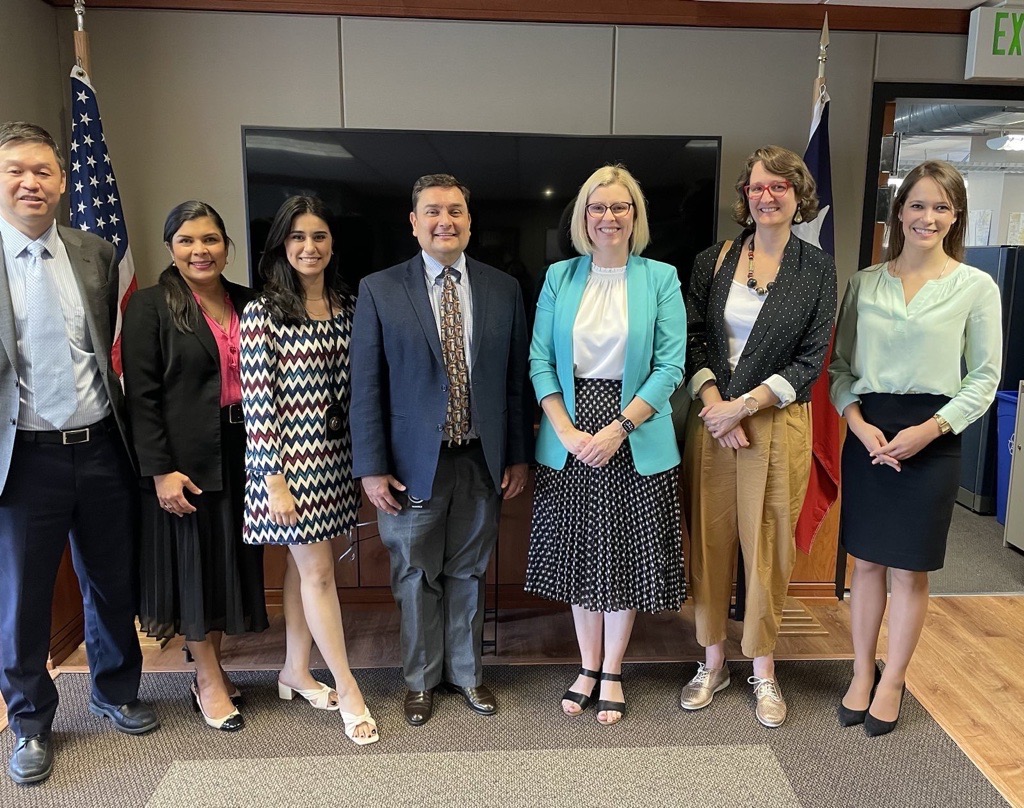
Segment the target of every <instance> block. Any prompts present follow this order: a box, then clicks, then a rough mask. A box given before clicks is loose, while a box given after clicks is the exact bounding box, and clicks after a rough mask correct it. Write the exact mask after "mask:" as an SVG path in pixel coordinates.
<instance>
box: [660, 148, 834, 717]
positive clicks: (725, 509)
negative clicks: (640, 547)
mask: <svg viewBox="0 0 1024 808" xmlns="http://www.w3.org/2000/svg"><path fill="white" fill-rule="evenodd" d="M735 187H736V198H735V200H734V201H733V218H734V219H735V220H736V222H738V223H739V224H740V225H742V226H743V228H744V229H743V232H742V233H741V234H740V236H739V238H737V239H736V240H735V241H734V242H719V243H718V244H715V245H714V246H712V247H709V248H708V249H707V250H705V251H704V252H702V253H701V254H700V255H698V256H697V258H696V260H695V261H694V265H693V274H692V276H691V280H690V289H689V292H688V294H687V297H686V311H687V318H688V321H689V324H690V334H689V339H688V341H687V362H686V383H687V389H688V391H689V393H690V395H691V396H693V398H694V399H695V400H698V399H699V401H700V407H697V406H694V407H692V408H691V411H690V418H689V421H688V428H687V434H686V446H685V449H684V456H683V469H684V473H685V474H686V478H687V479H686V483H687V484H686V486H685V489H684V490H685V492H686V493H685V495H684V503H685V504H684V507H685V510H686V516H687V521H688V526H689V530H690V584H691V586H692V588H693V598H694V603H695V606H696V628H697V641H698V642H699V643H700V644H701V645H702V646H704V648H705V659H704V662H702V663H699V664H698V666H697V674H696V675H695V676H694V677H693V678H692V679H691V680H690V681H689V682H688V683H687V684H686V685H684V687H683V689H682V693H681V694H680V699H679V704H680V707H682V708H683V709H685V710H699V709H701V708H703V707H706V706H707V705H709V704H710V703H711V700H712V698H713V697H714V695H715V693H717V692H719V691H721V690H724V689H725V688H726V687H728V686H729V683H730V679H729V667H728V665H727V664H726V656H725V638H726V622H727V619H728V613H729V600H730V597H731V592H732V580H733V569H734V566H735V562H736V545H737V543H738V544H739V546H740V550H741V552H742V554H743V568H744V572H745V575H746V579H745V580H746V593H747V600H746V614H745V616H744V620H743V638H742V643H741V649H742V651H743V653H744V654H745V655H746V656H748V657H752V658H753V660H754V675H753V676H752V677H750V679H749V680H748V683H749V684H751V685H753V688H754V695H755V697H756V709H755V715H756V717H757V720H758V721H760V722H761V723H762V724H763V725H764V726H766V727H777V726H779V725H781V724H782V722H783V721H785V719H786V702H785V700H784V699H783V697H782V690H781V688H780V687H779V684H778V681H777V679H776V676H775V660H774V657H773V653H774V650H775V643H776V640H777V638H778V634H779V624H780V622H781V620H782V606H783V603H784V602H785V599H786V592H787V590H788V588H789V577H790V575H791V574H792V572H793V565H794V563H795V562H796V524H797V519H798V518H799V516H800V509H801V507H802V505H803V501H804V495H805V493H806V489H807V481H808V478H809V475H810V464H811V414H810V404H809V402H810V399H811V387H812V386H813V385H814V383H815V381H816V380H817V379H818V377H819V376H820V375H821V370H822V366H823V365H824V362H825V353H826V351H827V350H828V345H829V340H830V338H831V336H832V325H833V320H834V318H835V313H836V267H835V262H834V261H833V260H832V258H831V256H829V255H827V254H826V253H824V252H822V251H821V250H820V249H818V248H817V247H814V246H812V245H810V244H808V243H807V242H805V241H801V240H800V239H799V238H797V237H796V236H795V235H794V234H793V232H792V226H793V224H795V223H798V222H808V221H811V220H813V219H814V218H815V217H816V216H817V215H818V197H817V194H816V193H815V185H814V178H813V177H811V175H810V172H809V171H808V170H807V166H806V165H804V161H803V160H801V159H800V157H799V155H797V154H795V153H793V152H791V151H790V150H789V149H784V148H782V147H780V146H765V147H762V148H760V149H757V151H755V152H754V153H753V154H751V155H750V157H748V158H747V161H746V163H745V164H744V166H743V170H742V171H741V172H740V176H739V178H738V179H737V180H736V186H735Z"/></svg>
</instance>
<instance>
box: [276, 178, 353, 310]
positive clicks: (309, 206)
mask: <svg viewBox="0 0 1024 808" xmlns="http://www.w3.org/2000/svg"><path fill="white" fill-rule="evenodd" d="M305 213H309V214H312V215H313V216H316V217H317V218H320V219H323V220H324V222H325V223H326V224H327V226H328V228H330V223H331V218H332V216H331V212H330V210H328V208H327V206H326V205H325V204H324V203H323V201H322V200H320V199H318V198H317V197H315V196H292V197H289V198H288V199H286V200H285V202H284V204H283V205H281V207H280V208H278V209H277V213H276V214H275V215H274V221H273V222H272V223H271V225H270V232H269V233H267V243H266V245H265V246H264V247H263V254H262V255H261V256H260V266H259V270H260V275H262V276H263V280H264V285H263V302H264V305H265V306H266V308H267V313H268V314H269V315H270V319H271V320H273V321H274V322H275V323H278V324H281V323H285V324H288V325H298V324H299V323H302V322H305V321H306V320H307V319H309V316H308V315H307V314H306V305H305V296H304V293H303V289H302V283H301V282H300V281H299V277H298V273H297V272H296V271H295V269H294V267H292V265H291V264H290V263H288V256H287V255H286V254H285V247H284V245H285V241H286V239H287V238H288V235H289V233H291V232H292V226H293V224H294V222H295V218H296V217H297V216H302V215H303V214H305ZM324 291H325V292H326V294H327V306H328V310H329V311H330V312H331V315H332V316H333V314H334V309H335V307H336V306H340V305H341V303H342V301H343V300H344V299H345V298H346V297H347V296H348V288H347V287H346V286H345V284H344V282H343V281H342V278H341V273H340V272H339V271H338V259H337V257H336V256H333V255H332V256H331V259H330V261H328V262H327V267H326V269H325V270H324Z"/></svg>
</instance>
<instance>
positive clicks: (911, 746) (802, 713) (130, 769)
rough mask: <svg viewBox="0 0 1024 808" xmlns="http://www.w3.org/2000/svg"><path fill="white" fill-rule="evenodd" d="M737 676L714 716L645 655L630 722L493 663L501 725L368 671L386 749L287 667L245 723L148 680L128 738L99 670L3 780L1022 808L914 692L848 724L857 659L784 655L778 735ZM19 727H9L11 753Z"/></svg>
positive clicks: (13, 800)
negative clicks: (33, 775)
mask: <svg viewBox="0 0 1024 808" xmlns="http://www.w3.org/2000/svg"><path fill="white" fill-rule="evenodd" d="M731 668H732V677H733V685H732V687H731V688H729V689H728V690H726V691H724V692H722V693H720V694H718V695H717V696H716V697H715V701H714V703H713V704H712V705H711V706H710V707H709V708H707V709H705V710H703V711H700V712H697V713H684V712H682V711H680V710H679V709H678V707H677V706H676V699H677V695H678V689H679V686H680V684H681V682H682V680H683V679H684V678H687V677H689V676H690V675H692V673H693V672H694V669H695V666H694V665H686V666H680V665H653V664H648V665H630V666H627V667H626V670H625V677H624V678H625V688H626V697H627V700H628V702H629V710H628V713H627V715H626V717H625V718H624V719H623V721H622V722H621V723H620V724H618V725H617V726H614V727H603V726H600V725H599V724H597V722H596V720H595V713H594V712H593V710H592V709H591V710H588V711H587V712H586V713H584V715H582V716H580V717H578V718H568V717H565V716H563V715H561V713H560V711H559V708H558V699H559V696H560V694H561V692H562V690H563V689H564V688H565V686H566V685H567V684H568V683H569V682H570V681H571V679H572V678H573V674H574V669H573V668H571V667H568V666H553V665H537V666H516V667H513V666H504V665H503V666H494V667H488V668H487V671H486V675H487V680H488V683H489V684H490V685H491V686H492V687H493V688H494V690H495V692H496V694H497V696H498V698H499V700H500V705H501V706H500V709H499V712H498V714H497V715H496V716H494V717H491V718H485V717H482V716H478V715H476V714H474V713H471V712H470V711H469V709H468V708H467V707H466V706H465V704H464V703H463V702H462V700H461V698H459V697H457V696H451V695H442V696H438V697H437V699H438V700H437V702H436V708H435V715H434V718H433V719H432V720H431V722H430V723H429V724H427V725H426V726H425V727H421V728H412V727H409V726H408V725H407V724H406V723H405V721H404V720H403V718H402V714H401V696H402V695H403V692H404V691H403V689H402V687H403V686H402V680H401V676H400V673H399V671H397V670H395V669H377V670H362V671H358V672H357V678H358V679H359V681H360V684H361V686H362V687H363V692H364V694H365V695H366V698H367V701H368V703H369V704H370V706H371V708H372V709H373V712H374V714H375V715H376V717H377V720H378V723H379V725H380V731H381V741H380V742H379V743H377V744H374V745H372V746H368V747H364V748H357V747H356V746H354V745H353V744H351V743H350V742H349V741H348V740H347V739H346V738H345V737H344V735H343V733H342V728H341V721H340V718H339V716H338V715H336V714H333V713H325V712H321V711H317V710H313V709H312V708H311V707H309V706H308V705H306V704H303V703H298V702H293V703H287V702H282V701H280V700H279V699H278V698H277V696H276V689H275V687H274V673H273V672H252V673H245V674H238V675H237V676H236V679H237V681H238V683H239V684H240V685H241V687H242V688H243V690H244V691H245V696H246V700H247V701H246V706H245V708H244V712H245V715H246V720H247V722H248V723H247V726H246V729H245V730H243V731H242V732H240V733H238V734H237V735H230V734H227V733H218V732H216V731H214V730H211V729H208V728H207V727H206V726H205V725H203V724H202V722H201V720H200V719H197V717H196V716H195V714H194V713H193V712H192V710H191V707H190V704H189V702H188V700H187V699H186V695H185V692H186V687H187V683H188V682H189V680H190V677H189V676H188V675H186V674H170V673H164V674H158V673H152V674H146V675H145V676H144V677H143V684H142V696H143V698H146V699H149V700H151V701H152V702H153V703H154V704H155V705H156V707H157V709H158V711H159V713H160V716H161V718H162V720H163V727H162V728H161V729H160V730H159V731H157V732H155V733H151V734H150V735H146V736H142V737H130V736H126V735H122V734H120V733H117V732H114V731H113V730H112V729H110V727H109V724H104V723H103V722H101V721H99V720H98V719H95V718H93V717H92V716H91V715H89V714H88V713H87V711H86V709H85V704H86V701H87V699H88V692H89V680H88V678H87V677H86V676H85V675H80V674H63V675H61V676H60V677H58V679H57V686H58V689H59V690H60V694H61V700H62V703H61V706H60V709H59V711H58V714H57V721H56V724H55V727H54V729H55V732H56V741H57V744H58V746H57V751H58V757H57V762H56V766H55V769H54V773H53V776H52V777H51V778H50V780H49V781H47V782H46V783H43V784H40V785H37V786H31V787H17V786H14V785H13V784H12V783H11V782H10V781H9V780H8V779H7V778H6V777H2V778H0V805H3V806H61V808H64V807H65V806H92V805H96V806H105V807H109V808H123V807H124V806H142V805H148V806H153V808H158V807H160V806H188V808H200V807H201V806H261V805H267V806H328V805H331V806H334V805H384V806H387V808H398V807H399V806H446V807H447V806H502V807H503V808H512V807H514V806H524V807H525V806H558V807H561V806H566V807H567V808H568V807H569V806H584V805H585V806H616V808H620V807H624V806H691V805H692V806H715V808H730V807H732V808H753V806H759V807H760V808H790V807H794V808H795V807H797V806H803V807H804V808H821V807H822V806H828V807H829V808H832V807H833V806H835V807H836V808H840V807H842V806H851V807H852V806H858V808H862V807H863V806H901V808H914V807H915V806H928V808H932V806H936V805H942V806H945V807H946V808H956V806H963V807H964V808H968V807H969V808H985V807H986V806H1004V805H1006V803H1005V802H1004V800H1003V799H1002V798H1001V797H1000V796H999V794H998V792H997V791H996V790H995V789H994V788H993V787H992V786H991V785H990V784H989V783H988V781H987V780H986V779H985V778H984V777H983V776H982V774H981V773H980V772H979V771H978V770H977V769H976V768H975V767H974V765H973V764H972V763H971V762H970V760H968V759H967V757H966V756H964V755H963V753H961V752H960V750H959V749H958V748H957V747H956V745H955V744H954V743H953V742H952V741H951V740H950V739H949V737H948V736H946V735H945V733H944V732H943V731H942V730H941V728H940V727H939V726H938V725H937V724H936V723H935V722H934V721H933V720H932V719H931V717H930V716H929V715H928V714H927V713H926V712H925V711H924V709H923V708H922V707H921V706H920V704H918V703H917V701H915V700H914V699H913V698H912V697H911V696H910V695H909V694H907V698H906V700H905V702H904V706H903V714H902V717H901V720H900V725H899V727H898V728H897V730H896V732H894V733H893V734H891V735H888V736H885V737H882V738H876V739H869V738H867V737H865V735H864V733H863V731H862V729H861V728H859V727H856V728H849V729H842V728H840V727H839V726H838V724H837V722H836V719H835V704H836V700H837V698H838V696H839V694H840V693H841V692H842V689H843V688H844V687H845V683H846V678H847V676H848V674H849V663H847V662H783V663H779V666H778V672H779V681H780V683H781V685H782V687H783V690H784V693H785V695H786V697H787V700H788V702H789V706H790V717H789V720H788V721H787V723H786V724H785V725H784V726H783V727H781V728H779V729H776V730H768V729H765V728H763V727H761V726H760V725H759V724H758V723H757V722H756V720H755V719H754V716H753V697H752V695H751V691H750V687H749V686H748V685H746V683H745V680H746V677H747V676H748V675H750V673H751V668H750V665H749V664H743V663H734V664H733V665H732V666H731ZM12 742H13V737H12V736H11V734H10V733H4V734H3V737H2V739H0V754H2V755H3V760H6V759H7V756H8V755H9V754H10V751H11V747H12Z"/></svg>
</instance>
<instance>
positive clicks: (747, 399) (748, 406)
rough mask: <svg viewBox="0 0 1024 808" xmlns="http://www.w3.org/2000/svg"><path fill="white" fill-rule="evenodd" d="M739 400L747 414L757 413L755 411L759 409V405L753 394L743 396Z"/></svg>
mask: <svg viewBox="0 0 1024 808" xmlns="http://www.w3.org/2000/svg"><path fill="white" fill-rule="evenodd" d="M740 401H742V402H743V409H745V410H746V411H747V415H757V411H758V410H759V409H761V405H760V404H758V403H757V399H756V398H754V397H753V396H749V395H748V396H743V398H741V399H740Z"/></svg>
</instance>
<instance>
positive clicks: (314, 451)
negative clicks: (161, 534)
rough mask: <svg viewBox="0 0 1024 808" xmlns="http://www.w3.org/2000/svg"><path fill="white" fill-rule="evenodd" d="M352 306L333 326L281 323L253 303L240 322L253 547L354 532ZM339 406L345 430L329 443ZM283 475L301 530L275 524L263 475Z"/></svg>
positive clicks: (248, 528)
mask: <svg viewBox="0 0 1024 808" xmlns="http://www.w3.org/2000/svg"><path fill="white" fill-rule="evenodd" d="M352 309H353V306H352V301H351V300H350V299H346V300H345V302H344V305H343V306H342V309H341V311H340V312H339V313H338V314H337V315H336V316H335V317H334V319H333V320H323V321H321V320H307V321H306V322H304V323H302V324H300V325H286V324H277V323H275V322H273V320H272V319H271V318H270V316H269V314H268V313H267V311H266V309H265V308H264V307H263V304H262V301H261V300H255V301H253V302H252V303H250V304H249V305H248V306H246V307H245V314H244V316H243V317H242V333H241V355H242V408H243V410H244V412H245V431H246V436H247V441H246V449H245V471H246V474H245V522H244V527H243V531H242V538H243V539H244V541H245V542H246V543H248V544H312V543H314V542H320V541H327V540H329V539H332V538H334V537H336V536H340V535H342V534H344V533H346V532H347V531H349V530H351V529H352V528H353V527H355V524H356V511H357V510H358V508H359V489H358V488H357V486H356V482H355V480H353V479H352V439H351V435H350V434H349V430H348V423H347V420H348V401H349V359H348V357H349V340H350V338H351V335H352ZM333 401H341V402H342V406H343V408H344V411H345V420H346V424H345V428H344V430H343V433H342V437H341V438H337V439H333V440H329V439H328V438H327V434H326V430H325V425H324V413H325V411H326V409H327V407H328V406H329V405H330V404H331V403H332V402H333ZM282 473H283V474H284V475H285V479H286V480H287V481H288V487H289V489H291V492H292V496H293V497H294V498H295V507H296V511H297V512H298V517H299V521H298V524H297V525H294V526H285V525H277V524H274V522H272V521H271V519H270V510H269V505H268V497H267V486H266V480H265V475H267V474H282Z"/></svg>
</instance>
